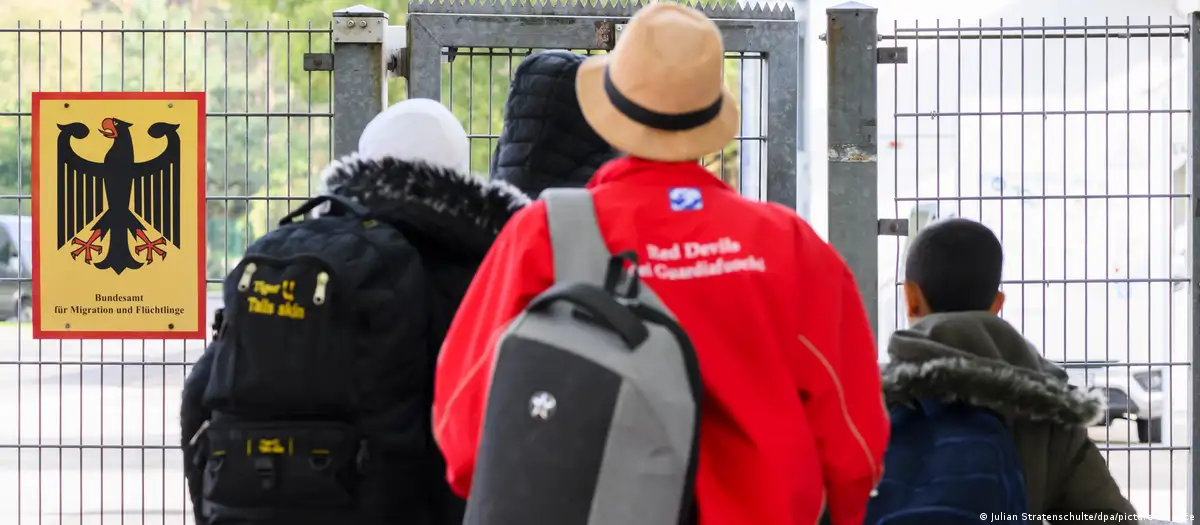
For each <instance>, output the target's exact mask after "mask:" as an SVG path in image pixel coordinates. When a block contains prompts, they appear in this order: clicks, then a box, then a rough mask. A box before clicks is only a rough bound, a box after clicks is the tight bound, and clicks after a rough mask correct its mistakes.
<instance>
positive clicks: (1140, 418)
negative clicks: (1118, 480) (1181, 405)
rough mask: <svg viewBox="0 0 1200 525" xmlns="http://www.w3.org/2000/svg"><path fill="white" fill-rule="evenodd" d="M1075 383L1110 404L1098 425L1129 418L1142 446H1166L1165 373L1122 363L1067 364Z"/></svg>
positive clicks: (1087, 362) (1070, 362)
mask: <svg viewBox="0 0 1200 525" xmlns="http://www.w3.org/2000/svg"><path fill="white" fill-rule="evenodd" d="M1059 365H1060V366H1063V367H1064V368H1066V369H1067V373H1068V374H1069V375H1071V377H1072V382H1073V383H1075V384H1076V385H1077V386H1079V387H1081V388H1086V389H1088V391H1089V392H1093V393H1095V394H1096V395H1098V396H1100V397H1101V398H1102V399H1105V400H1106V401H1107V409H1106V410H1105V414H1104V418H1103V419H1102V420H1100V421H1099V422H1098V423H1096V425H1097V426H1107V425H1108V424H1110V423H1112V422H1113V420H1115V419H1126V420H1129V421H1132V422H1134V425H1135V426H1136V427H1137V433H1138V441H1139V442H1141V443H1162V441H1163V434H1162V431H1163V430H1162V427H1163V416H1165V415H1169V414H1168V413H1167V408H1168V407H1167V394H1166V389H1165V388H1164V385H1165V381H1164V378H1163V372H1162V370H1154V369H1151V368H1149V367H1138V366H1130V365H1126V364H1121V363H1120V362H1119V361H1065V362H1061V363H1059Z"/></svg>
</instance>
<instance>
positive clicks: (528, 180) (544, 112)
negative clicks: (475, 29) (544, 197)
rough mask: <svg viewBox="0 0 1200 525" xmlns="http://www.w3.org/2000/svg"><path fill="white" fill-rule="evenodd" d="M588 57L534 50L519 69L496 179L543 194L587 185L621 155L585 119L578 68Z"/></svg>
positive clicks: (494, 159)
mask: <svg viewBox="0 0 1200 525" xmlns="http://www.w3.org/2000/svg"><path fill="white" fill-rule="evenodd" d="M586 58H587V57H584V56H582V55H578V54H575V53H570V52H567V51H542V52H540V53H535V54H533V55H530V56H529V57H528V58H526V59H525V60H523V61H521V64H520V65H518V66H517V70H516V71H514V72H513V78H512V84H511V85H510V86H509V90H508V101H507V102H506V103H505V105H504V129H503V130H502V131H501V132H500V139H499V141H497V143H496V152H495V155H493V156H492V167H491V171H492V179H498V180H503V181H506V182H508V183H510V184H512V185H514V186H516V187H518V188H521V189H522V190H524V191H525V193H526V194H528V195H529V196H531V197H537V196H538V195H539V194H541V193H542V190H545V189H546V188H550V187H583V185H585V184H587V181H588V180H589V179H591V178H592V174H593V173H595V171H596V169H597V168H599V167H600V166H601V165H603V164H604V163H605V162H608V161H610V160H612V159H614V158H616V157H617V156H618V153H617V152H616V151H615V150H613V148H612V146H609V145H608V143H607V142H605V141H604V139H602V138H600V136H599V135H597V134H596V132H595V131H593V130H592V127H591V126H589V125H588V123H587V121H586V120H584V118H583V112H582V111H581V110H580V109H579V100H578V98H576V93H575V72H576V71H578V70H579V65H580V64H582V63H583V61H584V60H585V59H586Z"/></svg>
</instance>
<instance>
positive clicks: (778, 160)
mask: <svg viewBox="0 0 1200 525" xmlns="http://www.w3.org/2000/svg"><path fill="white" fill-rule="evenodd" d="M766 25H767V24H766V23H764V24H762V26H766ZM784 27H785V28H786V29H782V28H781V29H775V30H773V31H772V30H770V29H768V28H767V27H762V29H761V30H762V31H763V32H764V33H765V32H767V31H771V33H772V38H771V41H772V45H771V49H767V50H766V54H767V60H766V66H767V67H766V74H767V93H766V94H765V96H766V98H767V105H766V108H765V109H766V111H767V114H766V115H763V116H760V117H759V122H762V121H763V120H764V119H765V120H766V124H767V140H766V144H767V155H766V161H767V177H766V178H767V180H766V189H767V191H766V197H767V200H768V201H770V202H775V203H779V204H782V205H784V206H787V207H789V208H793V209H801V208H807V207H808V206H807V205H805V206H800V203H801V202H805V203H807V202H808V201H809V199H808V196H809V189H808V188H804V187H801V188H797V187H796V180H797V176H796V175H797V173H798V171H799V169H800V168H798V167H797V166H796V158H797V155H796V152H797V151H798V149H799V148H798V143H797V138H798V136H799V134H798V133H797V131H796V130H797V128H798V127H799V126H798V123H797V121H796V115H797V113H796V111H797V110H796V108H797V107H798V106H800V105H801V104H800V98H799V96H798V94H799V93H800V86H801V85H802V83H801V81H800V72H801V71H803V67H804V63H803V57H802V55H800V27H799V26H798V25H796V24H788V25H787V26H784ZM759 71H760V72H761V71H762V68H761V66H760V67H759ZM763 109H764V108H763V107H762V106H761V105H758V107H756V108H754V111H761V110H763ZM746 110H747V108H742V111H746ZM745 131H746V130H742V132H743V134H744V133H745ZM755 132H756V133H757V134H761V131H760V130H755ZM743 176H744V175H743Z"/></svg>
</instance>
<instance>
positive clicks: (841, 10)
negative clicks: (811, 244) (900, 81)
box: [825, 2, 879, 331]
mask: <svg viewBox="0 0 1200 525" xmlns="http://www.w3.org/2000/svg"><path fill="white" fill-rule="evenodd" d="M825 15H826V23H827V25H826V27H827V29H826V36H825V42H826V48H827V53H828V58H829V85H828V87H829V101H828V107H827V110H828V112H829V135H828V137H829V153H828V155H829V223H828V224H829V242H830V244H832V245H833V247H834V248H836V249H837V251H838V252H839V253H840V254H841V255H842V258H844V259H845V260H846V264H848V265H849V266H850V270H851V271H852V272H853V273H854V277H855V279H856V280H857V281H858V289H859V292H860V293H861V294H862V298H863V303H864V305H865V306H866V310H867V317H868V319H870V321H871V330H873V331H877V330H878V327H879V324H878V317H879V290H878V288H879V253H878V252H879V244H878V242H879V241H878V234H879V226H878V224H879V223H878V219H879V217H878V215H879V213H878V210H879V188H878V179H879V170H878V166H877V159H876V147H877V141H878V137H877V133H876V127H877V124H876V121H877V115H876V99H875V97H876V91H877V89H878V86H877V84H876V69H875V68H876V60H877V56H876V45H877V43H878V42H879V33H878V28H877V15H878V10H877V9H875V8H873V7H869V6H865V5H863V4H860V3H857V2H849V3H845V4H841V5H838V6H835V7H831V8H829V9H827V10H826V11H825Z"/></svg>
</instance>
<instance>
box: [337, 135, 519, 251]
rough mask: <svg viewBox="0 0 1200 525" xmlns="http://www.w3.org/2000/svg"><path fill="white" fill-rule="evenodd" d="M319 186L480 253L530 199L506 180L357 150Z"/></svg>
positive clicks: (390, 219) (386, 217)
mask: <svg viewBox="0 0 1200 525" xmlns="http://www.w3.org/2000/svg"><path fill="white" fill-rule="evenodd" d="M319 191H320V192H321V193H322V194H336V195H341V196H344V197H349V198H351V199H354V200H356V201H358V202H359V203H362V204H363V205H365V206H366V207H367V208H369V209H370V210H371V211H372V212H373V213H375V214H376V217H377V218H378V219H380V220H383V221H387V222H390V223H393V224H397V225H400V226H403V227H404V228H405V229H406V230H408V231H416V232H419V233H421V234H424V235H425V237H426V238H427V240H430V241H433V242H439V243H442V244H445V245H447V246H448V247H451V248H455V249H460V250H463V251H465V252H466V253H468V254H470V255H472V256H478V257H479V258H482V257H483V256H484V255H485V254H487V251H488V249H490V248H491V246H492V243H493V242H494V241H495V240H496V236H497V235H499V233H500V230H501V229H502V228H504V224H505V223H506V222H508V219H509V218H510V217H512V215H513V214H514V213H516V212H517V210H520V209H521V208H523V207H524V206H525V205H526V204H529V198H528V197H526V196H525V194H524V193H522V192H521V190H518V189H517V188H515V187H513V186H512V185H509V184H507V183H505V182H501V181H488V180H485V179H483V178H481V177H476V176H474V175H470V174H467V173H459V172H457V171H453V170H450V169H445V168H440V167H436V166H431V165H429V164H426V163H423V162H409V161H404V160H399V159H396V158H393V157H383V158H380V159H368V158H363V157H360V156H359V155H357V154H351V155H348V156H346V157H343V158H342V159H340V160H336V161H334V162H333V163H331V164H330V165H329V167H327V168H325V171H324V172H323V173H322V174H321V187H320V190H319Z"/></svg>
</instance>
